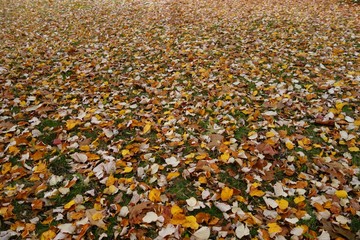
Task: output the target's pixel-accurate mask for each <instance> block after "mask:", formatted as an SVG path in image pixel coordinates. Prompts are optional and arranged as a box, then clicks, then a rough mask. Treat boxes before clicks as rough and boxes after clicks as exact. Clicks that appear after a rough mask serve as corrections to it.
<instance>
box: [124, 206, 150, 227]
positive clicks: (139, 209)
mask: <svg viewBox="0 0 360 240" xmlns="http://www.w3.org/2000/svg"><path fill="white" fill-rule="evenodd" d="M153 207H154V204H153V203H152V202H142V203H140V204H136V205H134V206H132V207H130V209H129V211H130V214H129V221H130V224H139V223H141V222H142V218H143V216H144V215H145V210H150V209H153Z"/></svg>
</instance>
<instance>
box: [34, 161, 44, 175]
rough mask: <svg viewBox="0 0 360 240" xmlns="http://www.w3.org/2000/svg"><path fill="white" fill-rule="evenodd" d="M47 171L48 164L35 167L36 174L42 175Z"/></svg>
mask: <svg viewBox="0 0 360 240" xmlns="http://www.w3.org/2000/svg"><path fill="white" fill-rule="evenodd" d="M45 170H46V164H45V163H42V162H40V163H39V164H38V165H36V166H35V167H34V173H42V172H45Z"/></svg>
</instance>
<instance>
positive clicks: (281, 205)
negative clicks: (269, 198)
mask: <svg viewBox="0 0 360 240" xmlns="http://www.w3.org/2000/svg"><path fill="white" fill-rule="evenodd" d="M276 202H277V204H278V205H279V208H280V209H281V210H285V209H287V208H288V206H289V202H288V201H286V200H285V199H280V200H276Z"/></svg>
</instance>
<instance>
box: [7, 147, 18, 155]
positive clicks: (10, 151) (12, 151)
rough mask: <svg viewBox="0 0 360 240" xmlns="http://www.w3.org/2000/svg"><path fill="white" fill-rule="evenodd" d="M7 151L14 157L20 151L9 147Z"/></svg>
mask: <svg viewBox="0 0 360 240" xmlns="http://www.w3.org/2000/svg"><path fill="white" fill-rule="evenodd" d="M8 151H9V153H11V154H13V155H16V154H18V153H19V152H20V150H19V149H18V148H17V147H16V146H10V147H9V150H8Z"/></svg>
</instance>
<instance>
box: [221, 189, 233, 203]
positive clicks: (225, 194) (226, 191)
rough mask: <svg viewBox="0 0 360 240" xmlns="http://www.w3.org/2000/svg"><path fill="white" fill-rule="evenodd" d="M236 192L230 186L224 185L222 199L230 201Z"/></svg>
mask: <svg viewBox="0 0 360 240" xmlns="http://www.w3.org/2000/svg"><path fill="white" fill-rule="evenodd" d="M233 194H234V190H233V189H231V188H228V187H224V188H223V189H222V191H221V200H223V201H228V200H229V199H230V198H231V197H232V195H233Z"/></svg>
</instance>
